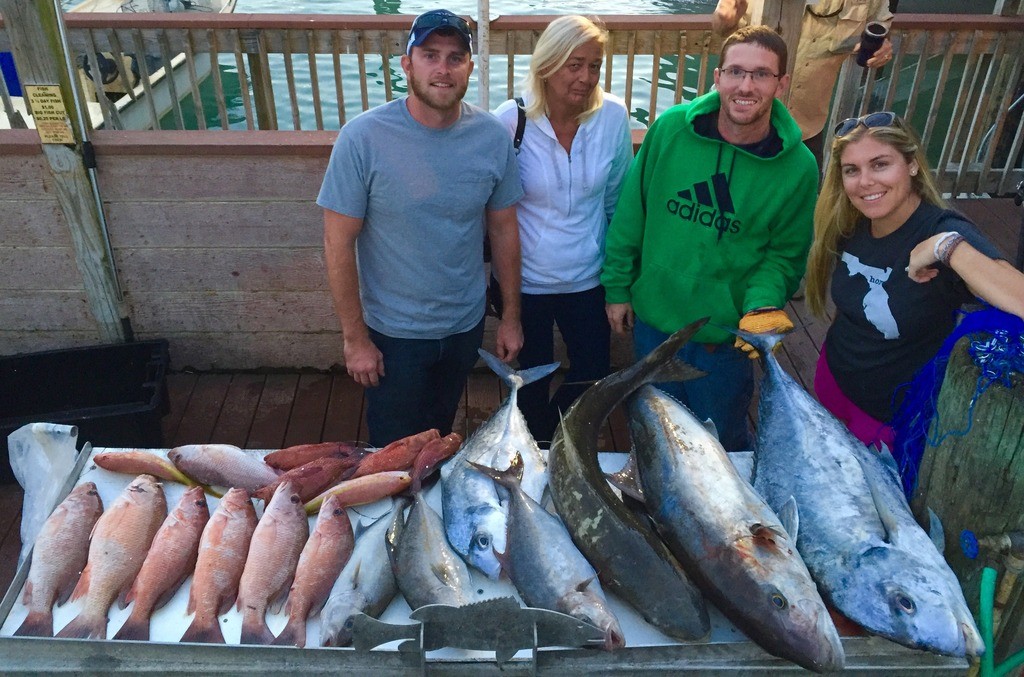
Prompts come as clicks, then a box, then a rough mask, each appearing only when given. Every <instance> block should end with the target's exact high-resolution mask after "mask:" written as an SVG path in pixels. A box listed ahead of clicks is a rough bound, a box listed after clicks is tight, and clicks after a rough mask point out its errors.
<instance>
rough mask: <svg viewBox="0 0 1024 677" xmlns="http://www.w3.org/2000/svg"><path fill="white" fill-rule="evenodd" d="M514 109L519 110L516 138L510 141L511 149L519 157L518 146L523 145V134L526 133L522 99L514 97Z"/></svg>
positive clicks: (524, 103)
mask: <svg viewBox="0 0 1024 677" xmlns="http://www.w3.org/2000/svg"><path fill="white" fill-rule="evenodd" d="M515 100H516V108H517V109H518V110H519V122H518V124H516V136H515V138H514V139H512V147H513V148H515V149H516V155H519V146H521V145H522V144H523V133H525V132H526V102H525V101H523V97H521V96H517V97H516V99H515Z"/></svg>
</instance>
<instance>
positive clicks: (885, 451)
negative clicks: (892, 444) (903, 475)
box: [877, 442, 903, 487]
mask: <svg viewBox="0 0 1024 677" xmlns="http://www.w3.org/2000/svg"><path fill="white" fill-rule="evenodd" d="M877 454H878V459H879V460H880V461H881V462H882V466H883V467H885V469H886V471H888V473H889V474H890V475H891V476H892V481H893V482H895V483H896V484H897V485H898V486H901V487H902V486H903V481H902V480H901V479H900V466H899V464H898V463H896V459H895V458H893V455H892V451H890V450H889V445H888V444H886V443H885V442H882V446H881V448H880V449H879V450H878V452H877Z"/></svg>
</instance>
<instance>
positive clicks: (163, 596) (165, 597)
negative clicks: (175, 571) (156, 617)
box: [153, 564, 195, 611]
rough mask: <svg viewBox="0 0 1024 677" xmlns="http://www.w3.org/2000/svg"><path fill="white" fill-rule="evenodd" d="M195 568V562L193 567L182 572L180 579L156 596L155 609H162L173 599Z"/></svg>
mask: <svg viewBox="0 0 1024 677" xmlns="http://www.w3.org/2000/svg"><path fill="white" fill-rule="evenodd" d="M194 568H195V565H194V564H193V565H192V567H190V568H189V570H188V571H187V572H185V573H184V574H182V575H181V577H180V578H178V580H177V581H175V582H174V584H173V585H172V586H170V587H169V588H167V589H166V590H164V591H163V592H162V593H160V596H159V597H157V598H156V602H155V603H154V604H153V611H156V610H157V609H162V608H163V607H164V605H165V604H167V603H168V602H170V601H171V598H172V597H174V595H175V594H176V593H177V592H178V590H179V589H180V588H181V586H182V585H183V584H184V583H185V579H186V578H188V577H189V576H191V575H192V570H193V569H194Z"/></svg>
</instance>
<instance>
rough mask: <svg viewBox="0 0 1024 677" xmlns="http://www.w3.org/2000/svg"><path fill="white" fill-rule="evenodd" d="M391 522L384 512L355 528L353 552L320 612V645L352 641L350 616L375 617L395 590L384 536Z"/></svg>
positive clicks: (396, 587)
mask: <svg viewBox="0 0 1024 677" xmlns="http://www.w3.org/2000/svg"><path fill="white" fill-rule="evenodd" d="M390 526H391V520H389V519H388V515H386V514H385V515H384V516H383V517H380V518H378V519H377V521H376V522H374V523H373V524H371V525H370V526H369V527H367V528H366V529H364V530H362V531H357V533H356V545H355V548H354V549H353V550H352V556H351V557H350V558H349V560H348V563H347V564H345V568H344V569H342V570H341V575H339V576H338V580H337V581H335V583H334V587H333V588H332V589H331V595H330V597H329V598H328V599H327V604H325V605H324V609H323V611H321V612H320V645H321V646H348V645H349V644H351V643H352V618H353V617H354V616H355V615H356V614H359V613H364V614H366V615H367V616H372V617H373V618H378V617H379V616H380V615H381V614H382V613H384V609H386V608H387V607H388V605H389V604H391V600H392V599H393V598H394V596H395V593H397V592H398V585H397V584H396V583H395V574H394V572H393V571H392V570H391V562H390V561H389V559H388V550H387V543H386V541H385V539H384V536H385V534H386V533H387V531H388V528H389V527H390Z"/></svg>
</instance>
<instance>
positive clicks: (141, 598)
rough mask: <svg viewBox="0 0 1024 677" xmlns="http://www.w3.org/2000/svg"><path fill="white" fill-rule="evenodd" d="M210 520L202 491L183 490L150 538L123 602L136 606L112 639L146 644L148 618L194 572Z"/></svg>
mask: <svg viewBox="0 0 1024 677" xmlns="http://www.w3.org/2000/svg"><path fill="white" fill-rule="evenodd" d="M209 519H210V508H209V506H208V505H207V504H206V494H205V493H203V488H202V487H199V486H196V487H191V488H190V489H188V490H186V491H185V493H184V494H182V496H181V499H180V500H179V501H178V505H177V506H175V508H174V510H172V511H171V514H170V515H168V516H167V519H165V520H164V523H163V524H162V525H161V526H160V530H159V531H157V532H156V536H154V537H153V544H152V545H151V546H150V548H149V552H148V553H147V554H146V561H144V562H143V563H142V569H140V570H139V575H138V576H136V577H135V582H134V583H133V584H132V588H131V590H129V591H128V596H127V597H126V598H125V601H126V602H129V603H130V602H134V603H135V606H133V607H132V612H131V615H129V616H128V619H127V620H126V621H125V622H124V625H122V626H121V628H120V629H119V630H118V631H117V634H115V635H114V639H134V640H140V641H148V640H149V618H150V616H151V615H152V614H153V612H154V611H155V610H157V609H159V608H160V607H162V606H163V605H164V604H166V603H167V602H168V601H170V599H171V597H173V596H174V593H176V592H177V591H178V588H180V587H181V584H182V583H184V582H185V579H186V578H188V577H189V576H191V575H192V572H193V571H194V570H195V566H196V558H197V557H198V555H199V538H200V537H201V536H202V534H203V529H204V528H205V527H206V523H207V521H208V520H209Z"/></svg>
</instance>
